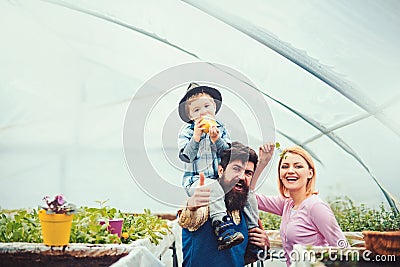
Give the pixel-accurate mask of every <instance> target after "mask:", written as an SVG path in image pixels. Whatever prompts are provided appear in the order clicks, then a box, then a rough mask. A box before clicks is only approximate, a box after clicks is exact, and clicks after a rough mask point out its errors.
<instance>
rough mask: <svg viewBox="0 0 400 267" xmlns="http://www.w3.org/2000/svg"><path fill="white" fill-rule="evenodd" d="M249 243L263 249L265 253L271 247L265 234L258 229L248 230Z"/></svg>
mask: <svg viewBox="0 0 400 267" xmlns="http://www.w3.org/2000/svg"><path fill="white" fill-rule="evenodd" d="M249 243H251V244H253V245H256V246H258V247H260V248H264V250H265V251H267V247H269V246H270V245H271V244H270V243H269V239H268V235H267V233H266V232H265V231H264V230H262V229H260V228H258V227H255V228H252V229H250V230H249Z"/></svg>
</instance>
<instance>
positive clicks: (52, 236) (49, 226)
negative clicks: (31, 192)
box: [39, 194, 76, 246]
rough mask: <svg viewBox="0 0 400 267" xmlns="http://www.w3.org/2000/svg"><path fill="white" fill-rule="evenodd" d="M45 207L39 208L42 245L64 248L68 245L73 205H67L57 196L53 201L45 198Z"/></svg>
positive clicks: (60, 196) (62, 198)
mask: <svg viewBox="0 0 400 267" xmlns="http://www.w3.org/2000/svg"><path fill="white" fill-rule="evenodd" d="M43 200H44V201H45V202H46V204H47V207H39V219H40V224H41V226H42V237H43V243H44V244H45V245H47V246H66V245H68V243H69V238H70V234H71V224H72V218H73V214H74V213H75V211H76V208H75V205H73V204H71V203H67V202H66V201H65V199H64V197H63V195H61V194H59V195H56V196H55V197H54V199H53V200H51V199H50V197H49V196H45V197H44V198H43Z"/></svg>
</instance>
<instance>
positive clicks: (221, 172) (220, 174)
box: [218, 165, 224, 177]
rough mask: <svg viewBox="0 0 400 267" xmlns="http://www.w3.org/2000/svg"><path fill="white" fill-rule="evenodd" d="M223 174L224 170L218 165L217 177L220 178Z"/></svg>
mask: <svg viewBox="0 0 400 267" xmlns="http://www.w3.org/2000/svg"><path fill="white" fill-rule="evenodd" d="M223 173H224V169H223V168H222V166H221V165H218V176H219V177H222V174H223Z"/></svg>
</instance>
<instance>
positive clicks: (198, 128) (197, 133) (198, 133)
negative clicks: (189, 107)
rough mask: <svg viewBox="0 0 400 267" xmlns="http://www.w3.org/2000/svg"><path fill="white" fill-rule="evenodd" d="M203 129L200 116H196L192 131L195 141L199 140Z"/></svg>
mask: <svg viewBox="0 0 400 267" xmlns="http://www.w3.org/2000/svg"><path fill="white" fill-rule="evenodd" d="M203 130H204V122H203V121H202V118H197V119H196V120H195V121H194V133H193V138H194V140H195V141H196V142H200V138H201V135H202V134H203Z"/></svg>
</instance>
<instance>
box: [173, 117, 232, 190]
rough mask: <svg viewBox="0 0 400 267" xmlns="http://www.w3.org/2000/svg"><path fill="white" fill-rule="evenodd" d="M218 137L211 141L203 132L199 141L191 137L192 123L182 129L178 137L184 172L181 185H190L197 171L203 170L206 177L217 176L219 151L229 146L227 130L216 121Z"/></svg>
mask: <svg viewBox="0 0 400 267" xmlns="http://www.w3.org/2000/svg"><path fill="white" fill-rule="evenodd" d="M217 128H218V130H219V132H220V138H218V140H217V141H216V142H215V143H213V142H211V140H210V136H209V135H208V134H205V133H203V134H202V135H201V137H200V142H196V141H195V140H194V139H193V138H192V137H193V133H194V123H191V124H188V125H187V126H186V127H184V128H183V129H182V131H181V132H180V134H179V137H178V148H179V158H180V159H181V160H182V161H183V162H184V168H185V173H184V175H183V180H182V186H183V187H184V188H188V187H190V186H191V185H192V184H193V183H194V182H195V181H196V180H197V179H199V173H200V172H203V173H204V175H205V177H206V178H212V179H216V178H217V177H218V164H219V162H220V160H221V158H220V153H221V152H222V151H223V150H224V149H228V148H230V146H231V143H232V141H231V139H230V137H229V134H228V131H227V130H226V128H225V127H224V125H223V124H222V123H220V122H219V121H217Z"/></svg>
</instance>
